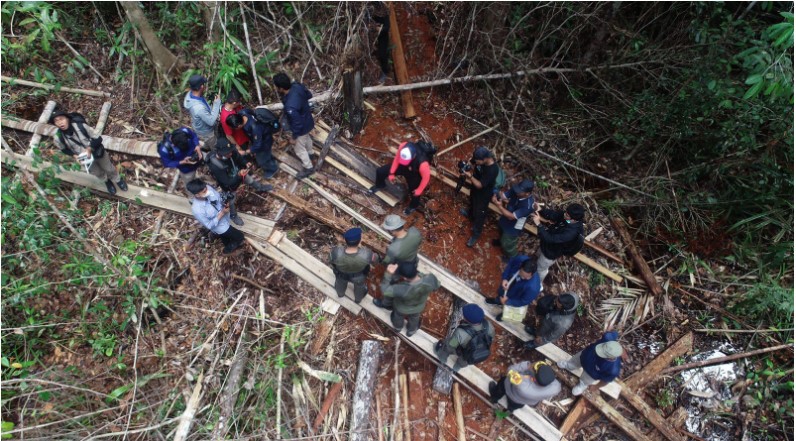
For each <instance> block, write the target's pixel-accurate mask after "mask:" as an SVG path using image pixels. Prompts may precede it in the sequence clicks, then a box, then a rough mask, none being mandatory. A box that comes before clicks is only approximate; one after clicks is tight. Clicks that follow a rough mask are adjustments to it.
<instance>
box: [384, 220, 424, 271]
mask: <svg viewBox="0 0 796 441" xmlns="http://www.w3.org/2000/svg"><path fill="white" fill-rule="evenodd" d="M405 225H406V221H405V220H404V219H403V218H401V216H398V215H396V214H391V215H389V216H387V217H386V218H384V223H383V224H381V227H382V228H384V229H385V230H386V231H387V232H388V233H390V234H391V235H392V242H390V245H389V246H388V247H387V253H386V255H385V256H384V259H382V261H381V262H382V263H384V264H385V265H387V264H391V263H402V262H407V263H411V264H413V265H415V266H417V261H418V258H417V252H418V250H419V249H420V242H422V241H423V235H422V234H420V231H419V230H418V229H417V228H415V227H409V229H406V228H404V227H405Z"/></svg>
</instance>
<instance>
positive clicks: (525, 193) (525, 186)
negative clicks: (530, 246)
mask: <svg viewBox="0 0 796 441" xmlns="http://www.w3.org/2000/svg"><path fill="white" fill-rule="evenodd" d="M531 191H533V182H531V181H530V180H528V179H524V180H523V181H522V182H520V183H519V184H517V185H514V186H513V187H511V188H510V189H509V191H507V192H505V193H498V194H496V195H494V196H493V197H492V202H494V203H495V205H497V206H498V208H499V209H500V220H498V229H500V239H499V240H495V241H492V245H495V246H500V247H501V248H502V249H503V253H504V254H505V256H504V260H507V259H510V258H512V257H514V256H516V255H517V242H518V241H519V238H520V233H521V232H522V229H523V227H525V222H526V221H527V220H528V216H530V215H531V214H532V213H533V212H534V211H535V210H536V205H535V204H534V202H533V196H531Z"/></svg>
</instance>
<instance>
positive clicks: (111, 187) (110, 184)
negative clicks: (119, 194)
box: [105, 179, 116, 194]
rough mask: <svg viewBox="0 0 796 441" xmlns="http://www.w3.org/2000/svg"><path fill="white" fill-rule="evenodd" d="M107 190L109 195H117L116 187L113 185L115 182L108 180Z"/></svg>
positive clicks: (106, 183)
mask: <svg viewBox="0 0 796 441" xmlns="http://www.w3.org/2000/svg"><path fill="white" fill-rule="evenodd" d="M105 188H107V189H108V193H110V194H116V186H115V185H113V181H111V180H110V179H108V180H107V181H105Z"/></svg>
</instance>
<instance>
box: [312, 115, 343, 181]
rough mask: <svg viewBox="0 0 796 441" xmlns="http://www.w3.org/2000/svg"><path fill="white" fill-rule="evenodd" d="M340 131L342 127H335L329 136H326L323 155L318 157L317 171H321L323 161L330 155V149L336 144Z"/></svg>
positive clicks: (322, 150)
mask: <svg viewBox="0 0 796 441" xmlns="http://www.w3.org/2000/svg"><path fill="white" fill-rule="evenodd" d="M338 130H340V127H339V126H337V125H335V126H334V127H332V130H330V131H329V134H328V135H327V136H326V140H325V141H323V148H322V149H321V153H320V154H319V155H318V162H317V163H316V164H315V170H316V171H320V170H321V167H322V166H323V160H324V159H326V155H328V154H329V148H330V147H331V146H332V144H334V139H335V138H336V137H337V131H338Z"/></svg>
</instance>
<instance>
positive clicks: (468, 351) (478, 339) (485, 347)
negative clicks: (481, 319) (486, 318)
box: [461, 325, 492, 364]
mask: <svg viewBox="0 0 796 441" xmlns="http://www.w3.org/2000/svg"><path fill="white" fill-rule="evenodd" d="M488 326H489V325H485V326H484V327H483V329H482V330H480V331H476V330H475V329H473V328H472V327H470V326H466V327H463V328H462V329H464V332H466V333H468V334H469V335H470V341H469V342H467V346H465V347H464V348H462V355H461V356H462V357H464V360H465V361H466V362H467V363H469V364H476V363H480V362H482V361H484V360H486V359H487V358H489V356H490V355H491V354H492V351H491V349H490V347H491V346H492V337H490V336H489V332H488V331H489V327H488Z"/></svg>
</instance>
